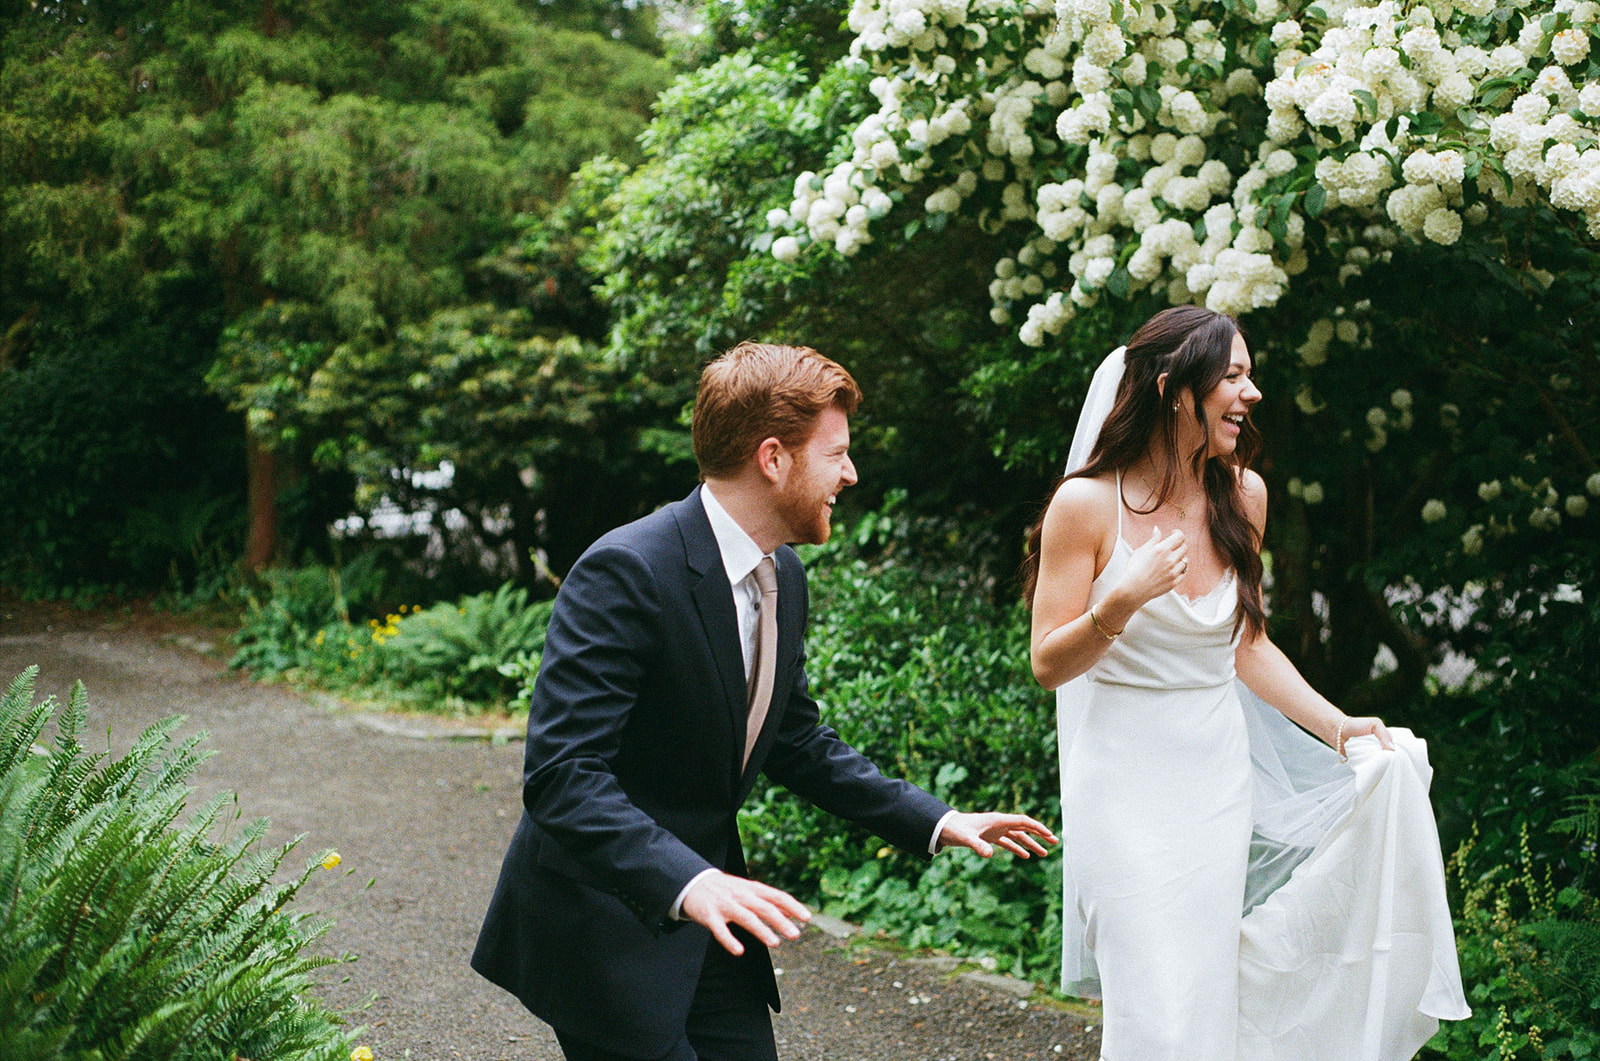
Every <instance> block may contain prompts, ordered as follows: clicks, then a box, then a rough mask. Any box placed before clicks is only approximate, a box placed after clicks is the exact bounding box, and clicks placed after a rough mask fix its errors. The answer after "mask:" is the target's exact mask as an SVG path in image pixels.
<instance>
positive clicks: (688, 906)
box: [472, 343, 1055, 1061]
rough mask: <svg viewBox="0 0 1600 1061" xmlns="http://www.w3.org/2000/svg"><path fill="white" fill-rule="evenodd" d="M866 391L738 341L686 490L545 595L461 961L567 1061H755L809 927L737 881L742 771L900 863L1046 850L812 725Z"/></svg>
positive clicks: (742, 872) (824, 369) (794, 351)
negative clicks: (835, 524) (898, 854)
mask: <svg viewBox="0 0 1600 1061" xmlns="http://www.w3.org/2000/svg"><path fill="white" fill-rule="evenodd" d="M860 397H861V393H860V391H859V390H858V389H857V387H856V384H855V381H854V380H853V379H851V378H850V375H849V373H847V372H846V371H845V370H844V369H843V368H841V367H840V366H839V365H837V364H835V363H834V362H832V361H830V360H828V359H827V358H825V357H823V356H822V355H820V354H818V353H817V352H816V351H814V350H810V349H807V348H804V347H784V346H767V345H759V344H755V343H743V344H740V345H739V346H737V347H735V348H734V349H732V350H730V351H728V352H727V353H726V354H724V355H723V356H722V357H720V358H718V359H717V360H715V361H713V362H712V363H711V364H710V365H709V366H707V368H706V369H705V372H704V373H703V374H702V376H701V379H700V391H699V395H698V397H697V398H696V401H695V408H694V419H693V440H694V452H695V458H696V460H697V461H698V462H699V465H700V474H701V478H702V480H703V483H702V485H701V486H699V487H697V488H696V489H695V491H694V492H693V493H691V494H690V495H689V496H688V497H687V498H685V499H684V500H682V501H679V502H676V503H674V504H671V505H667V506H666V507H664V508H662V509H660V510H659V511H657V512H655V513H653V514H652V515H649V516H646V517H645V518H643V519H640V520H637V521H636V522H634V523H630V524H628V525H627V526H625V527H620V528H618V529H617V530H614V531H612V532H611V533H609V534H607V535H606V536H605V537H603V538H601V539H600V540H599V541H598V542H596V543H595V544H594V545H593V546H592V547H591V548H590V549H589V550H588V552H586V553H585V554H584V555H583V557H582V558H580V559H579V560H578V562H577V564H576V565H575V566H574V567H573V569H572V571H571V573H570V574H568V576H567V578H566V581H565V582H564V583H563V585H562V587H561V592H560V594H559V596H557V598H556V604H555V611H554V614H553V615H552V616H551V620H550V628H549V633H548V635H547V638H546V641H545V648H544V659H543V663H542V665H541V666H540V668H539V676H538V679H537V680H536V682H535V684H534V690H533V697H532V706H531V708H530V710H529V714H528V742H527V754H526V758H525V761H524V769H523V790H522V793H523V806H524V809H525V813H524V814H523V816H522V820H521V821H520V822H519V823H518V826H517V830H516V834H515V835H514V836H513V838H512V841H511V848H510V850H509V851H508V852H507V853H506V858H505V864H504V866H503V867H502V869H501V873H500V881H499V884H498V885H497V887H496V888H495V894H494V898H493V900H492V902H491V904H490V907H489V913H488V916H487V918H486V919H485V921H484V924H483V929H482V932H481V933H480V935H479V938H478V946H477V950H476V952H475V953H474V954H473V956H472V967H473V968H474V969H476V970H477V971H478V972H479V973H481V974H483V975H484V976H485V977H487V978H488V979H490V980H492V981H494V982H495V983H496V984H499V985H500V986H502V987H504V988H505V989H506V990H508V991H510V992H512V993H513V994H515V995H516V996H517V997H518V998H520V999H521V1000H522V1002H523V1004H524V1005H526V1006H527V1007H528V1008H529V1009H530V1010H532V1011H533V1013H534V1014H535V1015H537V1016H538V1017H540V1018H541V1019H543V1020H545V1021H547V1022H549V1023H550V1024H551V1025H552V1026H553V1027H554V1028H555V1032H556V1037H557V1039H558V1040H559V1041H560V1043H561V1048H562V1050H563V1052H564V1053H565V1054H566V1056H567V1058H569V1059H570V1061H590V1059H594V1061H600V1059H615V1058H651V1059H671V1061H695V1059H697V1058H698V1059H702V1061H713V1059H717V1061H721V1059H728V1061H735V1059H737V1061H773V1059H775V1058H776V1057H777V1050H776V1046H775V1045H774V1042H773V1035H772V1026H771V1018H770V1017H769V1016H768V1014H767V1008H768V1007H769V1006H770V1007H771V1008H772V1009H774V1010H776V1009H777V1008H778V991H777V985H776V982H775V980H774V978H773V974H772V964H771V961H770V959H769V958H768V955H767V948H769V947H776V946H778V945H779V942H780V940H781V939H794V938H796V937H798V936H799V934H800V928H799V926H798V925H797V924H796V922H801V923H803V922H805V921H806V920H807V919H808V918H809V917H810V913H809V911H807V910H806V908H805V907H804V906H803V905H802V904H801V903H799V902H798V901H796V900H795V899H794V898H793V897H791V896H789V895H787V894H786V893H784V892H782V891H779V890H778V889H777V888H772V887H768V886H767V885H765V884H761V883H759V882H757V881H754V880H750V879H749V878H748V877H747V876H746V868H745V861H744V853H743V850H742V848H741V846H740V841H739V834H738V828H737V824H736V821H735V815H736V814H737V812H738V809H739V805H740V804H741V803H742V802H743V801H744V799H745V797H746V796H748V795H749V793H750V790H751V789H752V787H753V786H754V785H755V783H756V778H757V775H760V774H765V775H766V777H767V778H768V779H769V780H770V781H774V782H776V783H778V784H781V785H783V786H785V787H786V788H788V789H789V790H790V791H792V792H795V793H797V794H798V795H800V796H802V797H804V798H805V799H807V800H809V801H811V802H812V803H815V804H816V805H817V806H819V807H822V808H823V809H824V810H827V811H830V812H831V813H834V814H837V815H839V816H841V817H843V818H846V819H849V820H850V821H854V822H857V823H859V824H861V825H863V826H865V827H867V828H868V829H871V830H872V831H873V832H875V833H877V834H878V835H879V836H882V837H883V838H884V839H886V840H888V841H890V842H891V843H894V844H896V845H898V846H900V847H903V848H905V849H907V850H910V851H914V852H917V853H919V854H921V855H923V856H925V857H931V856H932V855H933V854H934V853H935V852H936V851H938V850H939V849H940V848H941V847H947V846H961V847H967V848H971V849H972V850H974V851H976V852H978V854H980V855H982V856H984V857H985V858H987V857H989V855H991V854H992V853H993V846H994V845H997V846H999V847H1003V848H1005V849H1006V850H1008V851H1011V852H1012V853H1013V854H1015V855H1019V856H1021V857H1023V858H1027V857H1028V856H1029V854H1030V853H1032V854H1039V855H1043V854H1045V848H1044V847H1043V846H1042V845H1041V844H1040V841H1039V839H1036V837H1037V838H1040V839H1043V840H1044V841H1046V842H1048V843H1054V842H1055V837H1054V836H1052V835H1051V833H1050V831H1049V830H1048V829H1047V828H1046V827H1045V826H1043V825H1041V824H1040V823H1039V822H1036V821H1034V820H1033V819H1032V818H1029V817H1026V816H1024V815H1017V814H964V813H961V812H958V811H955V810H952V809H951V808H950V807H948V806H946V805H945V804H944V803H943V802H941V801H940V800H938V799H936V798H935V797H933V796H931V795H929V794H928V793H926V792H924V791H922V790H921V789H919V788H917V787H916V786H914V785H911V784H908V783H906V782H904V781H896V780H891V779H889V778H886V777H884V776H883V774H881V773H880V772H879V771H878V768H877V767H875V766H874V765H873V764H872V763H871V762H869V761H868V760H867V759H866V758H864V757H863V756H862V755H861V754H860V753H859V752H857V751H856V750H855V749H853V748H851V747H850V746H849V745H847V744H845V743H844V742H843V741H842V740H840V739H839V737H838V735H837V734H836V733H834V731H833V730H831V729H829V728H828V727H827V726H824V725H822V723H821V722H820V721H819V719H818V712H817V703H816V701H815V700H813V699H812V698H811V695H810V693H809V692H808V691H807V686H806V676H805V671H804V667H803V662H804V656H805V651H804V644H803V642H804V634H805V625H806V608H807V598H806V577H805V572H804V570H803V569H802V567H801V564H800V560H799V558H798V557H797V556H796V555H795V553H794V551H793V550H791V549H790V548H788V545H787V543H790V542H813V543H821V542H824V541H826V540H827V538H828V535H829V532H830V516H831V514H832V510H833V504H834V501H835V499H836V497H837V495H838V493H839V491H840V490H842V489H844V488H845V487H847V486H850V485H852V484H853V483H855V481H856V472H855V467H854V465H852V464H851V463H850V455H849V445H850V428H849V423H848V416H849V414H850V413H851V412H853V411H854V410H855V407H856V404H857V402H859V401H860Z"/></svg>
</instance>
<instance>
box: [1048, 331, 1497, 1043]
mask: <svg viewBox="0 0 1600 1061" xmlns="http://www.w3.org/2000/svg"><path fill="white" fill-rule="evenodd" d="M1251 370H1252V362H1251V357H1250V350H1249V347H1248V346H1247V345H1246V342H1245V339H1244V336H1243V335H1242V334H1241V333H1240V331H1239V327H1238V325H1237V323H1236V322H1235V321H1234V320H1233V319H1232V318H1230V317H1227V316H1224V315H1222V314H1218V313H1213V312H1211V311H1209V310H1205V309H1201V308H1199V307H1194V306H1182V307H1175V308H1172V309H1167V310H1164V311H1162V312H1161V313H1158V314H1156V316H1155V317H1153V318H1151V319H1150V320H1149V321H1148V322H1146V323H1145V324H1144V325H1143V326H1142V327H1141V328H1140V329H1139V330H1138V332H1137V333H1136V334H1135V335H1134V336H1133V338H1132V339H1130V340H1129V342H1128V345H1127V346H1126V347H1125V348H1121V349H1118V350H1117V351H1114V352H1113V353H1112V355H1111V356H1110V357H1108V358H1107V359H1106V362H1105V364H1103V365H1102V366H1101V367H1100V370H1099V371H1098V372H1097V373H1096V376H1095V381H1094V383H1093V385H1092V386H1091V388H1090V394H1089V398H1088V400H1087V402H1086V404H1085V409H1084V413H1083V418H1082V419H1081V420H1080V422H1079V425H1078V432H1077V436H1076V437H1075V439H1074V442H1073V450H1072V454H1071V457H1070V458H1069V464H1068V471H1069V473H1070V474H1069V475H1068V476H1067V477H1066V478H1065V479H1064V480H1063V481H1062V482H1061V484H1060V486H1059V487H1058V488H1057V489H1056V492H1055V494H1054V496H1053V497H1052V498H1051V500H1050V503H1049V506H1048V508H1047V509H1046V511H1045V515H1044V517H1043V519H1042V520H1041V521H1040V525H1039V526H1038V527H1037V528H1036V529H1035V531H1034V542H1033V546H1034V547H1033V548H1032V549H1031V550H1030V555H1029V568H1028V570H1027V571H1026V579H1027V583H1028V590H1029V595H1030V598H1031V602H1032V609H1033V629H1032V649H1031V658H1032V664H1033V673H1034V676H1035V677H1036V678H1037V679H1038V680H1039V682H1040V684H1041V685H1043V686H1045V687H1046V688H1049V689H1060V690H1061V691H1060V693H1059V694H1058V695H1059V704H1060V711H1059V717H1060V754H1061V798H1062V807H1063V811H1064V814H1063V822H1064V828H1063V836H1062V840H1063V846H1064V848H1065V852H1066V855H1065V858H1066V887H1065V891H1066V896H1065V900H1066V902H1065V909H1064V918H1063V919H1064V921H1065V933H1064V935H1065V937H1066V940H1065V953H1064V956H1063V959H1064V960H1063V974H1062V976H1063V987H1064V988H1065V989H1066V990H1068V991H1071V992H1073V993H1076V994H1080V995H1100V996H1102V997H1103V999H1104V1023H1103V1038H1102V1047H1101V1049H1102V1057H1103V1058H1104V1059H1105V1061H1178V1059H1183V1061H1244V1059H1250V1061H1258V1059H1259V1061H1267V1059H1278V1058H1282V1059H1288V1058H1294V1059H1296V1061H1302V1059H1303V1061H1335V1059H1337V1061H1346V1059H1349V1061H1403V1059H1405V1058H1409V1057H1411V1056H1412V1055H1413V1054H1414V1053H1415V1052H1416V1050H1417V1049H1418V1048H1419V1047H1420V1046H1421V1045H1422V1044H1423V1043H1424V1042H1425V1041H1426V1040H1427V1039H1428V1038H1429V1036H1430V1035H1431V1034H1432V1033H1433V1031H1434V1030H1435V1029H1436V1028H1437V1026H1438V1020H1439V1019H1441V1018H1443V1019H1460V1018H1462V1017H1465V1016H1466V1015H1467V1013H1468V1010H1467V1006H1466V1002H1465V999H1464V997H1463V995H1462V991H1461V977H1460V972H1459V968H1458V966H1457V962H1456V954H1455V941H1454V938H1453V935H1452V929H1451V922H1450V914H1449V910H1448V907H1447V905H1446V902H1445V895H1444V871H1443V863H1442V860H1441V858H1440V855H1439V841H1438V834H1437V831H1436V829H1435V826H1434V821H1433V813H1432V809H1431V807H1430V806H1429V804H1428V798H1427V785H1428V781H1429V778H1430V777H1431V772H1430V770H1429V767H1428V765H1427V757H1426V752H1425V748H1424V745H1423V743H1422V742H1421V741H1420V740H1418V739H1417V738H1416V737H1414V736H1412V735H1411V734H1410V733H1409V732H1407V731H1406V730H1403V729H1399V728H1395V729H1393V730H1391V729H1389V728H1388V727H1386V726H1385V725H1384V724H1383V722H1382V721H1380V720H1379V719H1377V718H1370V717H1361V718H1352V717H1349V716H1347V715H1345V714H1344V713H1343V712H1342V711H1340V710H1339V709H1338V708H1337V707H1335V706H1334V705H1333V704H1331V703H1329V702H1328V701H1327V700H1326V699H1324V698H1323V697H1322V696H1321V695H1319V694H1318V693H1317V692H1316V690H1314V689H1313V688H1312V687H1311V686H1310V685H1309V684H1308V683H1307V682H1306V680H1305V679H1304V678H1303V677H1301V675H1300V674H1299V672H1298V671H1297V670H1296V669H1295V668H1294V666H1293V665H1292V664H1291V663H1290V662H1289V660H1288V658H1287V657H1285V656H1284V654H1283V653H1282V652H1281V651H1280V650H1279V649H1278V648H1277V647H1276V646H1275V645H1273V643H1272V642H1271V641H1270V640H1269V639H1268V638H1267V635H1266V629H1265V628H1266V613H1265V608H1264V605H1263V602H1262V593H1261V579H1262V564H1261V553H1260V550H1261V536H1262V528H1263V525H1264V524H1265V521H1266V511H1267V494H1266V487H1265V484H1264V483H1263V482H1262V480H1261V477H1260V476H1259V475H1257V474H1256V473H1255V472H1253V471H1251V470H1250V462H1251V461H1252V460H1253V459H1254V457H1255V456H1256V454H1257V452H1258V451H1259V449H1260V436H1259V434H1258V433H1257V431H1256V429H1255V427H1254V426H1253V424H1252V423H1251V420H1250V413H1251V410H1252V409H1253V408H1254V406H1255V404H1256V403H1257V402H1258V401H1260V400H1261V392H1260V390H1259V389H1257V387H1256V385H1255V383H1254V381H1253V380H1252V378H1251ZM1257 697H1259V699H1257ZM1263 701H1264V704H1263ZM1265 705H1270V707H1267V706H1265ZM1274 709H1275V710H1274ZM1308 734H1309V735H1311V736H1308ZM1315 738H1320V741H1321V742H1323V743H1319V741H1318V740H1317V739H1315Z"/></svg>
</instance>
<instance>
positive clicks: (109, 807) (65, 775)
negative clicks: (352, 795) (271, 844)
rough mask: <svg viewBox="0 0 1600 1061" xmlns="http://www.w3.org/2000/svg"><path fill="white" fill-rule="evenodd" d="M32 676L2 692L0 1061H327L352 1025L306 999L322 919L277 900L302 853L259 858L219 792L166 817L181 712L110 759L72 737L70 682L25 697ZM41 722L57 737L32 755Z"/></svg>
mask: <svg viewBox="0 0 1600 1061" xmlns="http://www.w3.org/2000/svg"><path fill="white" fill-rule="evenodd" d="M35 673H36V670H35V669H30V670H28V671H26V672H24V673H23V674H22V675H20V676H19V677H18V678H17V679H16V680H15V681H13V682H12V683H11V685H10V687H9V688H8V689H7V691H6V692H5V694H4V696H3V697H0V806H3V807H4V813H3V814H0V1056H3V1057H5V1058H6V1059H7V1061H51V1059H81V1061H236V1059H239V1058H245V1057H248V1058H251V1059H253V1061H289V1059H295V1061H319V1059H320V1061H342V1059H343V1058H345V1057H347V1056H348V1055H349V1053H350V1048H351V1035H352V1033H351V1031H350V1029H348V1028H346V1027H345V1025H344V1022H343V1021H342V1019H341V1018H340V1017H339V1015H338V1014H336V1013H334V1012H332V1011H331V1010H329V1009H327V1008H326V1007H324V1006H323V1005H322V1004H320V1003H319V1002H318V1001H317V999H316V997H315V993H314V990H313V987H314V985H313V982H312V980H311V975H310V974H311V973H312V972H313V971H314V970H316V969H318V968H320V967H324V966H327V965H331V964H334V963H337V962H340V961H344V960H350V959H349V958H348V956H347V957H345V958H337V957H329V956H319V955H311V954H308V953H306V948H307V946H308V945H309V944H310V943H311V942H312V941H314V940H315V939H316V938H317V937H318V936H319V935H321V933H322V931H323V930H324V928H325V927H326V926H325V923H319V922H317V921H315V920H311V919H308V917H307V915H304V914H299V913H294V912H291V911H290V910H288V909H287V906H288V904H289V903H291V902H292V901H293V900H294V898H295V896H296V894H297V893H298V892H299V891H300V889H301V888H302V887H304V885H305V884H306V882H307V881H308V880H309V879H310V878H311V876H312V875H313V874H314V873H317V872H319V871H321V870H323V869H332V868H333V867H334V866H336V865H337V864H338V856H337V855H335V854H333V853H332V852H328V853H325V854H324V855H322V856H320V857H319V858H317V859H313V860H310V861H308V862H307V863H306V865H305V867H304V868H303V869H302V870H301V871H300V872H298V873H296V874H293V875H291V876H290V877H289V878H288V879H287V880H280V879H275V875H276V873H277V870H278V868H279V866H280V865H281V864H282V863H283V861H284V860H285V859H286V858H287V857H288V856H289V855H290V854H291V853H292V851H293V850H294V848H295V846H296V844H297V842H298V841H291V842H289V843H287V844H285V845H283V846H282V847H279V848H273V849H268V850H261V849H259V847H258V841H259V840H260V839H261V836H262V834H263V832H264V831H265V829H266V822H265V821H257V822H254V823H252V824H249V825H246V826H244V827H242V828H235V827H234V823H235V822H236V821H237V818H238V812H237V810H236V809H234V808H233V807H232V797H231V796H230V795H228V794H223V795H219V796H217V797H215V798H213V799H211V800H209V801H207V802H206V803H205V804H204V805H203V806H202V807H200V808H198V809H196V810H195V811H194V812H193V813H191V814H190V816H189V818H188V820H187V821H186V822H184V823H181V824H179V823H178V819H179V817H180V815H182V813H183V811H184V809H185V806H186V801H187V800H188V797H189V795H190V789H189V787H188V784H187V780H188V777H189V774H190V772H191V771H192V770H193V769H194V767H195V766H196V765H197V764H198V763H199V762H200V761H201V760H202V759H204V758H205V753H204V752H203V751H202V750H201V748H200V740H201V738H200V737H191V738H188V739H186V740H183V741H174V739H173V732H174V730H175V729H176V728H177V725H178V723H179V722H180V721H181V720H180V719H177V718H169V719H167V720H166V721H164V722H160V723H157V724H156V725H154V726H152V727H150V728H149V729H148V730H146V731H145V732H144V734H143V735H142V736H141V737H140V738H139V740H138V741H137V742H136V743H135V744H134V746H133V748H132V750H130V751H129V752H128V753H127V754H126V755H123V756H121V757H120V758H116V757H111V756H109V755H107V754H104V753H100V754H88V753H86V752H85V751H84V748H83V746H82V745H81V744H80V743H79V741H78V734H79V733H81V732H82V730H83V727H84V723H85V716H86V713H87V697H86V694H85V692H84V689H83V686H82V685H81V684H80V685H78V686H75V687H74V689H73V691H72V694H71V697H70V699H69V700H68V702H67V704H66V705H65V706H64V707H62V706H60V705H58V704H57V702H56V701H55V699H54V698H47V699H45V700H43V701H41V702H39V703H34V702H33V680H34V676H35ZM51 722H54V723H55V725H56V736H55V741H54V747H53V749H51V750H50V751H49V752H47V753H40V752H38V751H36V746H35V741H37V740H38V739H39V737H40V735H41V734H42V733H43V732H44V730H45V728H46V726H48V725H49V724H50V723H51Z"/></svg>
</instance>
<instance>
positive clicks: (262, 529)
mask: <svg viewBox="0 0 1600 1061" xmlns="http://www.w3.org/2000/svg"><path fill="white" fill-rule="evenodd" d="M246 436H247V438H246V443H245V446H246V451H245V452H246V458H245V461H246V480H247V483H248V488H249V493H248V497H249V501H248V511H249V524H250V525H249V532H248V534H247V536H246V538H245V548H244V567H245V570H246V571H248V572H249V573H250V574H252V575H254V574H259V573H260V572H261V571H263V570H265V569H266V568H267V567H269V566H271V564H272V561H273V559H274V558H275V557H276V556H277V553H278V454H277V453H276V452H274V451H273V450H270V449H268V448H267V447H266V446H264V445H263V444H262V443H261V440H260V439H258V438H256V436H255V433H254V432H250V431H248V429H247V431H246Z"/></svg>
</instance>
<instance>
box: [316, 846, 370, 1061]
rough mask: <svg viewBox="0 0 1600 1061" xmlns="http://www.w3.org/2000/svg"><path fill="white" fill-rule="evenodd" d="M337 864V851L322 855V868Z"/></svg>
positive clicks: (331, 867) (330, 867)
mask: <svg viewBox="0 0 1600 1061" xmlns="http://www.w3.org/2000/svg"><path fill="white" fill-rule="evenodd" d="M338 864H339V852H337V851H329V852H328V853H327V854H326V855H323V856H322V868H323V869H333V868H334V867H335V866H337V865H338ZM362 1049H366V1048H365V1047H363V1048H362ZM369 1056H370V1055H369Z"/></svg>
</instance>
